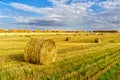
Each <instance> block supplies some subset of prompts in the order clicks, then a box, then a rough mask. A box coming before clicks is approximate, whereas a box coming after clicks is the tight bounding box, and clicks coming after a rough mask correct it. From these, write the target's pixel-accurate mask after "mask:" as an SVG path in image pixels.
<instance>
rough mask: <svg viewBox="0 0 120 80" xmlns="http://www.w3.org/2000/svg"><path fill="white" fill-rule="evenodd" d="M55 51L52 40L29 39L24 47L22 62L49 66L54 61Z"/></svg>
mask: <svg viewBox="0 0 120 80" xmlns="http://www.w3.org/2000/svg"><path fill="white" fill-rule="evenodd" d="M56 53H57V49H56V46H55V42H54V41H53V40H52V39H38V38H31V39H30V40H29V41H28V42H27V44H26V46H25V54H24V60H25V61H27V62H30V63H35V64H44V65H46V64H49V63H51V62H53V61H54V60H55V57H56Z"/></svg>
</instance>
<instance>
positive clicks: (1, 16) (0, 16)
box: [0, 15, 9, 18]
mask: <svg viewBox="0 0 120 80" xmlns="http://www.w3.org/2000/svg"><path fill="white" fill-rule="evenodd" d="M0 18H9V16H3V15H0Z"/></svg>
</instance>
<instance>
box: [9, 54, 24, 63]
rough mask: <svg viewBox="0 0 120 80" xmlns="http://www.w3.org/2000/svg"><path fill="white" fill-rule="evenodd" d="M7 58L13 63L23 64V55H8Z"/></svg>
mask: <svg viewBox="0 0 120 80" xmlns="http://www.w3.org/2000/svg"><path fill="white" fill-rule="evenodd" d="M8 58H9V59H10V60H13V61H20V62H24V55H23V54H14V55H9V56H8Z"/></svg>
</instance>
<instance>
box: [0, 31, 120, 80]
mask: <svg viewBox="0 0 120 80" xmlns="http://www.w3.org/2000/svg"><path fill="white" fill-rule="evenodd" d="M26 35H27V36H29V37H26ZM67 37H68V38H69V37H70V40H69V41H66V40H65V39H66V38H67ZM96 39H97V40H96ZM98 39H99V40H100V42H99V40H98ZM95 40H96V41H95ZM98 43H99V44H98ZM0 62H1V63H0V80H120V34H119V33H110V34H103V35H98V34H89V36H88V35H86V34H76V36H74V35H73V34H67V35H66V34H59V35H58V34H40V33H36V34H34V33H26V34H19V33H11V34H10V33H6V34H2V33H1V35H0Z"/></svg>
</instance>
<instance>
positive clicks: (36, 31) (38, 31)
mask: <svg viewBox="0 0 120 80" xmlns="http://www.w3.org/2000/svg"><path fill="white" fill-rule="evenodd" d="M33 32H35V33H41V32H42V30H34V31H33Z"/></svg>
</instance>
